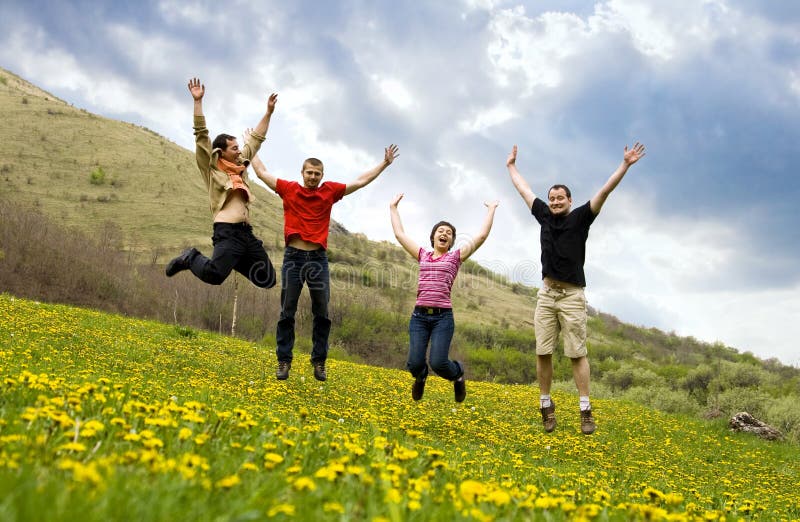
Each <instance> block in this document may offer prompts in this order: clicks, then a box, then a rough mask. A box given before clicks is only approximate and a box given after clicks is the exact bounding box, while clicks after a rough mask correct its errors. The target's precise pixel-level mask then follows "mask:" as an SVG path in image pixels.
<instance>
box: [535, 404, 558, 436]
mask: <svg viewBox="0 0 800 522" xmlns="http://www.w3.org/2000/svg"><path fill="white" fill-rule="evenodd" d="M539 411H541V412H542V422H543V423H544V431H546V432H547V433H550V432H551V431H553V430H554V429H556V402H555V401H554V400H553V399H550V406H548V407H547V408H539Z"/></svg>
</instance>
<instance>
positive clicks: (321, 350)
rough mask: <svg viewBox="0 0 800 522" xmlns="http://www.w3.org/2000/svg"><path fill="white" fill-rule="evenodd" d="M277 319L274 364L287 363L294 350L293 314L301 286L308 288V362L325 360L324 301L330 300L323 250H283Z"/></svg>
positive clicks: (327, 329) (326, 322)
mask: <svg viewBox="0 0 800 522" xmlns="http://www.w3.org/2000/svg"><path fill="white" fill-rule="evenodd" d="M281 279H282V281H281V317H280V319H279V320H278V328H277V332H276V333H275V342H276V344H277V350H276V352H277V355H278V361H280V362H291V361H292V349H293V348H294V314H295V313H296V312H297V301H298V300H299V299H300V292H301V291H302V290H303V284H307V285H308V293H309V295H310V296H311V313H312V315H313V316H314V321H313V330H312V332H311V341H312V349H311V362H312V363H316V362H325V359H327V358H328V336H329V335H330V333H331V321H330V319H328V301H329V300H330V296H331V282H330V271H329V270H328V254H327V253H326V252H325V250H324V249H319V250H311V251H307V250H299V249H297V248H293V247H286V250H284V253H283V267H281Z"/></svg>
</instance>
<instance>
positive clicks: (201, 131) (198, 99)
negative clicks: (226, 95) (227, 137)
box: [189, 78, 211, 184]
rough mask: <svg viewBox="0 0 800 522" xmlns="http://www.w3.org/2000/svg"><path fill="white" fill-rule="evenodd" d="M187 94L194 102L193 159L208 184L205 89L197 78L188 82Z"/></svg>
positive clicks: (209, 172)
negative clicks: (204, 112) (204, 106)
mask: <svg viewBox="0 0 800 522" xmlns="http://www.w3.org/2000/svg"><path fill="white" fill-rule="evenodd" d="M189 94H191V95H192V99H193V100H194V118H193V120H194V123H193V127H194V143H195V152H194V159H195V161H196V162H197V169H198V170H199V171H200V174H201V175H202V176H203V181H205V183H206V184H208V183H209V180H210V179H211V178H210V176H211V169H210V162H211V140H210V139H209V137H208V127H207V126H206V117H205V116H204V115H203V96H205V94H206V87H205V85H203V84H202V83H200V80H199V79H198V78H192V79H191V80H189Z"/></svg>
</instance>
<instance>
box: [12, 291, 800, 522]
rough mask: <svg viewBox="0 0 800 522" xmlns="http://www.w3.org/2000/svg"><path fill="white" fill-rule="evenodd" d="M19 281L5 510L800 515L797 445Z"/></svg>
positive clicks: (519, 516)
mask: <svg viewBox="0 0 800 522" xmlns="http://www.w3.org/2000/svg"><path fill="white" fill-rule="evenodd" d="M274 366H275V356H274V346H272V345H269V344H257V343H252V342H247V341H244V340H240V339H234V338H230V337H225V336H220V335H216V334H212V333H209V332H203V331H198V330H193V329H189V328H185V327H179V326H173V325H165V324H161V323H157V322H152V321H143V320H134V319H129V318H124V317H121V316H117V315H110V314H104V313H100V312H97V311H92V310H86V309H81V308H74V307H68V306H63V305H50V304H42V303H37V302H35V301H29V300H24V299H19V298H14V297H11V296H8V295H5V294H4V295H0V386H2V394H0V520H8V521H15V520H26V521H27V520H49V521H58V520H86V521H91V520H265V519H269V520H370V521H383V520H386V521H399V520H420V521H422V520H480V521H488V520H533V519H536V520H736V519H743V520H800V493H798V490H797V484H798V483H800V460H799V459H798V458H797V447H796V446H792V445H789V444H786V443H766V442H763V441H760V440H758V439H756V438H753V437H751V436H747V435H739V434H732V433H730V432H728V430H727V428H726V427H725V426H724V423H723V422H722V421H720V422H717V423H704V422H701V421H699V420H696V419H694V418H690V417H682V416H676V415H669V414H665V413H660V412H657V411H655V410H651V409H648V408H645V407H643V406H639V405H636V404H634V403H630V402H624V401H617V400H595V401H594V402H593V405H594V409H595V412H596V418H597V422H598V431H597V432H596V433H595V434H594V435H592V436H583V435H581V433H580V429H579V423H578V414H577V398H576V397H575V396H574V394H565V393H560V392H556V393H555V395H554V398H555V401H556V403H557V405H558V410H557V414H558V420H559V426H558V428H557V430H556V431H555V432H554V433H552V434H545V433H543V431H542V429H541V423H540V417H539V413H538V409H537V395H538V389H536V388H535V387H532V386H525V385H501V384H494V383H486V382H468V383H467V390H468V396H467V400H466V401H465V402H464V403H462V404H457V403H455V402H454V401H453V390H452V387H451V385H450V383H448V382H445V381H443V380H442V379H438V378H431V379H430V380H429V382H428V388H427V390H426V394H425V397H424V399H423V400H422V401H420V402H419V403H414V402H413V401H412V400H411V398H410V385H411V379H410V377H409V376H408V375H407V374H406V373H405V372H403V371H400V370H392V369H385V368H378V367H372V366H365V365H359V364H354V363H349V362H345V361H338V360H331V361H330V362H329V380H328V381H327V382H325V383H320V382H317V381H315V380H314V379H313V377H312V374H311V368H310V364H309V361H308V356H307V355H305V354H297V355H296V357H295V363H294V368H293V371H292V374H291V376H290V378H289V380H288V381H283V382H279V381H276V380H275V378H274V373H273V372H274Z"/></svg>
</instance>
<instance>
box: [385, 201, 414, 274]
mask: <svg viewBox="0 0 800 522" xmlns="http://www.w3.org/2000/svg"><path fill="white" fill-rule="evenodd" d="M401 199H403V194H398V195H396V196H395V197H394V199H393V200H392V202H391V203H389V214H390V215H391V217H392V230H393V231H394V237H396V238H397V241H398V242H400V246H402V247H403V250H405V251H406V252H408V253H409V254H410V255H411V257H413V258H414V259H419V245H418V244H416V243H415V242H414V240H413V239H411V238H410V237H409V236H408V234H406V231H405V230H403V223H402V222H400V212H399V211H398V210H397V204H398V203H400V200H401Z"/></svg>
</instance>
